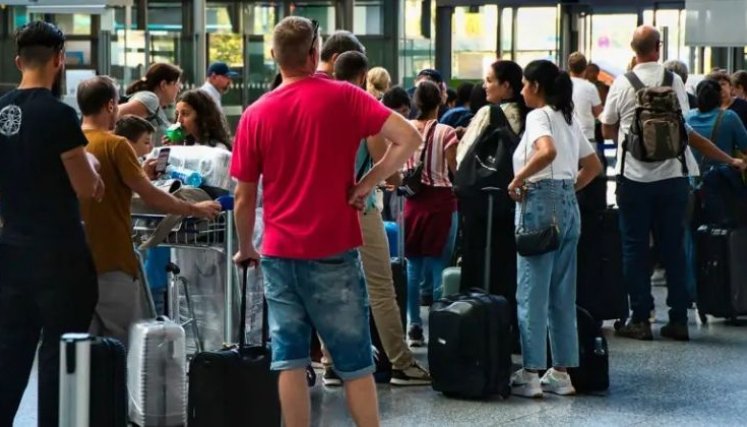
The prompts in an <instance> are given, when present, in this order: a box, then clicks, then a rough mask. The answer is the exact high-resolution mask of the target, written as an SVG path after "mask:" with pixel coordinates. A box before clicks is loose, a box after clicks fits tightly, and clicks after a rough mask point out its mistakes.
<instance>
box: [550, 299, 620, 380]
mask: <svg viewBox="0 0 747 427" xmlns="http://www.w3.org/2000/svg"><path fill="white" fill-rule="evenodd" d="M576 322H577V327H578V348H579V353H580V354H579V366H578V368H571V369H569V370H568V374H569V375H570V376H571V382H572V383H573V387H575V388H576V391H577V392H579V393H594V392H603V391H606V390H607V389H608V388H609V386H610V366H609V352H608V348H607V339H606V338H605V337H604V335H603V334H602V328H600V327H599V323H598V322H597V320H596V319H595V318H594V317H593V316H592V315H591V314H589V312H588V311H586V310H584V309H583V308H581V307H578V306H577V307H576ZM548 354H549V353H548Z"/></svg>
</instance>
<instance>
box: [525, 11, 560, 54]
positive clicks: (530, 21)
mask: <svg viewBox="0 0 747 427" xmlns="http://www.w3.org/2000/svg"><path fill="white" fill-rule="evenodd" d="M557 21H558V9H557V7H521V8H518V9H517V10H516V58H515V59H514V60H515V61H516V62H517V63H518V64H519V65H521V66H522V67H524V66H526V65H527V64H528V63H529V62H531V61H533V60H535V59H548V60H550V61H557V60H558V58H557V46H558V22H557Z"/></svg>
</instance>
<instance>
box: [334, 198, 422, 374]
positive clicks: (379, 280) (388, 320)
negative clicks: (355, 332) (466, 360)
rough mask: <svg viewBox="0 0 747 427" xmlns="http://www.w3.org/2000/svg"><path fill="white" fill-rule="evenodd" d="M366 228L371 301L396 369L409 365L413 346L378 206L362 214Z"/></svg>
mask: <svg viewBox="0 0 747 427" xmlns="http://www.w3.org/2000/svg"><path fill="white" fill-rule="evenodd" d="M360 221H361V229H362V231H363V246H361V248H360V254H361V261H362V263H363V273H364V275H365V277H366V287H367V289H368V298H369V300H370V303H371V311H372V312H373V317H374V322H375V323H376V329H377V330H378V332H379V337H380V338H381V343H382V345H383V346H384V351H385V352H386V355H387V357H389V360H390V361H391V362H392V368H393V369H407V368H408V367H410V366H411V365H412V363H413V361H414V357H413V354H412V352H411V351H410V348H409V347H408V346H407V343H406V342H405V332H404V330H403V329H402V322H401V317H400V309H399V307H398V306H397V296H396V294H395V292H394V280H393V278H392V267H391V261H390V260H389V242H388V240H387V238H386V231H385V230H384V220H383V219H382V218H381V213H380V212H379V211H378V210H377V209H371V210H369V211H368V212H366V213H362V214H360ZM322 352H323V353H324V358H323V359H322V363H323V364H324V365H325V366H330V365H331V363H332V362H331V358H330V357H329V353H328V352H327V349H326V348H324V343H322Z"/></svg>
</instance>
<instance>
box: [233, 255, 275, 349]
mask: <svg viewBox="0 0 747 427" xmlns="http://www.w3.org/2000/svg"><path fill="white" fill-rule="evenodd" d="M251 267H254V268H259V260H258V259H248V260H244V261H242V262H241V281H242V284H241V322H240V323H239V351H241V350H242V349H244V348H245V347H246V298H247V296H246V294H247V292H248V287H249V268H251ZM267 329H268V326H267V299H265V297H264V295H263V296H262V347H266V346H267V341H269V339H268V330H267Z"/></svg>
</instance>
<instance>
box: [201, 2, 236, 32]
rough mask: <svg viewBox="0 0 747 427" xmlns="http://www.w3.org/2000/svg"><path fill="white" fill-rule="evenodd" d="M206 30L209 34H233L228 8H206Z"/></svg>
mask: <svg viewBox="0 0 747 427" xmlns="http://www.w3.org/2000/svg"><path fill="white" fill-rule="evenodd" d="M205 21H206V25H205V30H206V31H207V32H208V33H214V32H226V33H230V32H233V25H231V22H232V20H231V14H230V12H229V9H228V6H207V7H206V8H205Z"/></svg>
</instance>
